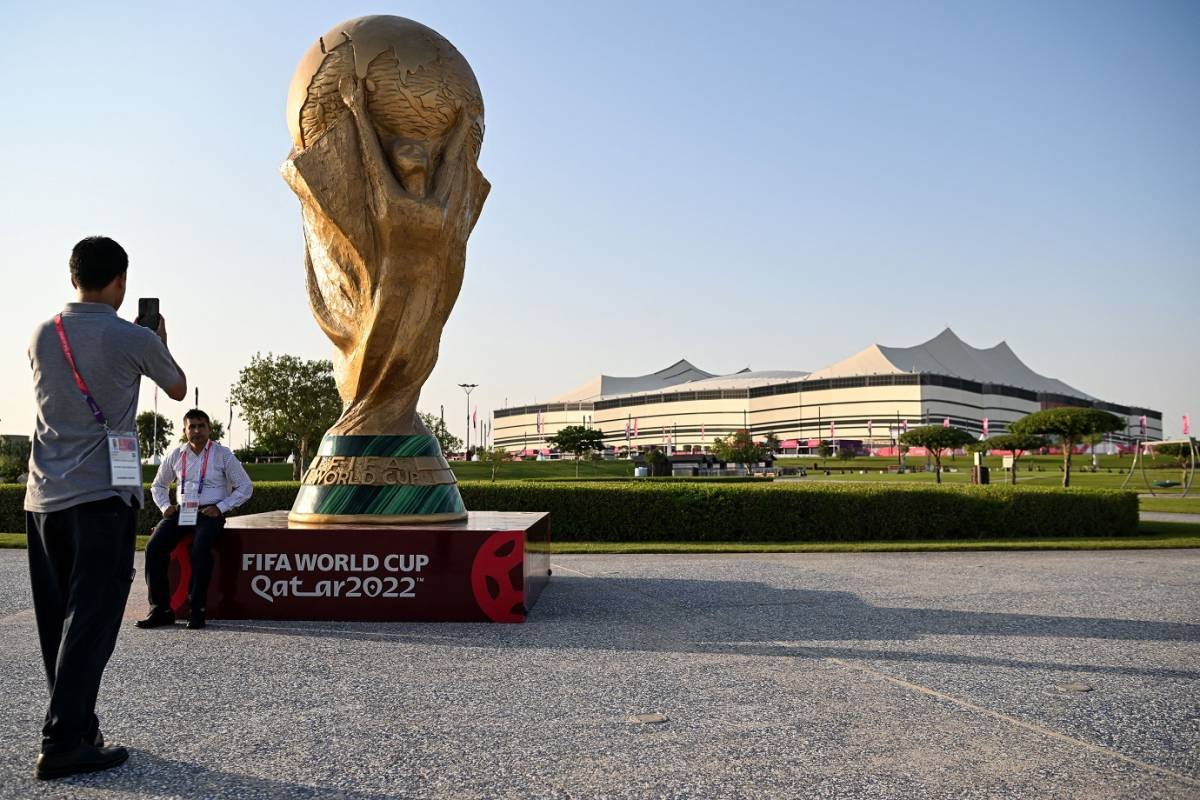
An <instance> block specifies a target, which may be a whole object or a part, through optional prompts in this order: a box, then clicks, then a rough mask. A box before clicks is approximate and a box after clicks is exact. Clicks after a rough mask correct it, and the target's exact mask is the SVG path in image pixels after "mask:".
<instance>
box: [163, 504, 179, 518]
mask: <svg viewBox="0 0 1200 800" xmlns="http://www.w3.org/2000/svg"><path fill="white" fill-rule="evenodd" d="M178 513H179V506H177V505H174V504H172V505H169V506H167V507H166V508H164V509H163V518H164V519H170V518H171V517H173V516H175V515H176V514H178Z"/></svg>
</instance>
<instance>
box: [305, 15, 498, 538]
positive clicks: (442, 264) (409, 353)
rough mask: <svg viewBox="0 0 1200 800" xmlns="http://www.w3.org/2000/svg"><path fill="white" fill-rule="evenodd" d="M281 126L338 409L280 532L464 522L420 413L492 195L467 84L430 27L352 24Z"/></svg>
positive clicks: (479, 119)
mask: <svg viewBox="0 0 1200 800" xmlns="http://www.w3.org/2000/svg"><path fill="white" fill-rule="evenodd" d="M288 125H289V128H290V130H291V133H292V139H293V144H294V147H293V149H292V152H291V154H290V155H289V157H288V160H287V161H286V162H285V163H284V165H283V167H282V172H283V177H284V179H285V180H286V181H287V183H288V185H289V186H290V187H291V188H292V190H293V191H294V192H295V193H296V195H297V197H298V198H299V200H300V207H301V212H302V219H303V227H304V238H305V268H306V272H307V285H308V296H309V302H310V305H311V306H312V312H313V316H314V317H315V318H316V320H317V323H318V324H319V325H320V326H321V329H322V330H323V331H324V332H325V334H326V335H327V336H328V337H329V338H330V340H331V341H332V342H333V345H334V348H335V352H334V377H335V379H336V381H337V386H338V392H339V394H340V395H341V399H342V403H343V412H342V415H341V417H340V418H339V419H338V421H337V422H336V423H335V424H334V426H333V427H332V428H330V429H329V431H328V432H327V433H326V435H325V437H324V439H323V440H322V442H321V446H320V448H319V449H318V451H317V456H316V458H315V459H314V461H313V463H312V465H311V467H309V468H308V469H307V470H306V471H305V474H304V477H303V481H302V485H301V488H300V492H299V494H298V496H297V498H296V503H295V505H294V506H293V508H292V512H291V514H290V515H289V519H291V520H293V521H298V522H319V523H326V522H424V521H439V520H452V519H461V518H463V517H465V516H466V511H465V509H464V507H463V503H462V499H461V497H460V495H459V492H458V487H457V484H456V483H455V480H454V474H453V472H451V470H450V468H449V465H448V464H447V463H446V460H445V457H444V455H443V454H442V452H441V450H440V448H439V446H438V443H437V440H436V439H435V438H434V437H433V436H431V435H430V433H429V431H428V430H427V429H426V428H425V426H424V425H422V424H421V422H420V419H419V418H418V417H417V413H416V412H417V400H418V398H419V396H420V393H421V387H422V385H423V384H424V382H425V380H426V379H427V378H428V377H429V374H430V372H431V371H432V370H433V367H434V364H435V363H436V362H437V356H438V344H439V341H440V339H441V334H442V327H443V326H444V325H445V323H446V319H447V317H448V316H449V315H450V310H451V309H452V308H453V307H454V302H455V300H456V299H457V297H458V293H459V289H460V288H461V286H462V279H463V270H464V267H465V264H466V245H467V238H468V237H469V236H470V234H471V230H472V229H473V228H474V226H475V222H476V220H478V218H479V213H480V211H481V210H482V208H483V203H484V201H485V200H486V198H487V194H488V191H489V189H490V188H491V187H490V185H489V184H488V182H487V180H486V179H485V178H484V177H483V175H482V173H481V172H480V171H479V167H478V165H477V160H478V157H479V149H480V146H481V144H482V141H483V101H482V99H481V97H480V93H479V86H478V84H477V83H476V80H475V76H474V74H473V73H472V71H471V68H470V65H468V64H467V62H466V59H464V58H463V57H462V55H461V54H460V53H459V52H458V51H457V50H456V49H455V48H454V46H453V45H451V44H450V43H449V42H448V41H446V40H445V39H444V38H442V37H441V36H440V35H438V34H437V33H436V32H434V31H432V30H430V29H429V28H427V27H425V26H423V25H421V24H419V23H417V22H413V21H412V20H408V19H404V18H402V17H392V16H371V17H361V18H359V19H354V20H350V21H348V22H344V23H342V24H341V25H338V26H336V27H335V28H333V29H332V30H331V31H329V32H328V33H327V34H325V35H324V36H322V37H320V39H318V40H317V42H316V43H315V44H314V45H313V46H312V47H311V48H310V49H309V51H308V52H307V53H306V54H305V56H304V57H303V58H302V59H301V61H300V65H299V67H297V69H296V74H295V76H294V77H293V79H292V85H291V88H290V90H289V93H288Z"/></svg>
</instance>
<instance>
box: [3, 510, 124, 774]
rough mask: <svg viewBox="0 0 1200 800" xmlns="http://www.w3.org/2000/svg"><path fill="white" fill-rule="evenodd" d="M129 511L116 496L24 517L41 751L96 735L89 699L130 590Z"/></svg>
mask: <svg viewBox="0 0 1200 800" xmlns="http://www.w3.org/2000/svg"><path fill="white" fill-rule="evenodd" d="M136 531H137V508H136V507H132V506H128V505H126V504H125V501H124V500H122V499H121V498H119V497H111V498H108V499H106V500H97V501H95V502H92V503H81V504H80V505H77V506H73V507H72V508H67V509H63V510H62V511H52V512H50V513H44V514H43V513H38V512H33V511H29V512H26V514H25V532H26V533H27V534H28V537H29V549H28V553H29V579H30V583H31V584H32V588H33V610H34V614H35V616H36V618H37V628H38V638H39V639H40V641H41V646H42V662H43V664H44V666H45V668H46V682H47V684H48V685H49V687H50V706H49V708H48V709H47V710H46V722H45V725H44V726H43V727H42V752H43V753H60V752H64V751H67V750H70V749H72V748H74V747H75V746H76V745H77V744H79V742H80V741H81V740H83V739H88V740H90V739H92V738H93V737H94V736H95V735H96V731H97V730H98V729H99V725H100V723H99V721H98V720H97V719H96V694H97V693H98V692H99V691H100V678H101V676H102V675H103V674H104V667H105V666H106V665H107V664H108V659H109V657H110V656H112V652H113V648H114V647H115V646H116V643H117V632H118V631H119V630H120V627H121V617H122V615H123V614H124V611H125V601H126V600H128V599H129V587H130V586H131V585H132V583H133V573H134V570H133V550H134V537H135V533H136Z"/></svg>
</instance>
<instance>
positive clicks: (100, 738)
mask: <svg viewBox="0 0 1200 800" xmlns="http://www.w3.org/2000/svg"><path fill="white" fill-rule="evenodd" d="M92 746H93V747H104V734H103V733H101V732H100V729H99V728H97V729H96V735H95V737H93V739H92Z"/></svg>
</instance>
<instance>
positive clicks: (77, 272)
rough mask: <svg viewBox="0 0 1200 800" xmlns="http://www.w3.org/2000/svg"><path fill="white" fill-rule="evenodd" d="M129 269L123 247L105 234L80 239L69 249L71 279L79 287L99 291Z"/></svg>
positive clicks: (127, 257)
mask: <svg viewBox="0 0 1200 800" xmlns="http://www.w3.org/2000/svg"><path fill="white" fill-rule="evenodd" d="M127 269H129V256H128V255H127V254H126V253H125V248H123V247H121V245H119V244H117V243H116V242H114V241H113V240H112V239H109V238H108V237H107V236H89V237H87V238H86V239H81V240H80V241H79V243H78V244H76V245H75V247H74V248H73V249H72V250H71V279H72V280H74V281H75V285H76V286H78V287H79V288H80V289H85V290H87V291H89V292H95V291H99V290H100V289H103V288H104V287H105V286H108V285H109V284H110V283H112V282H113V279H115V278H116V277H117V276H118V275H124V274H125V271H126V270H127Z"/></svg>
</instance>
